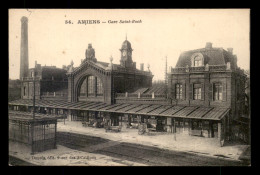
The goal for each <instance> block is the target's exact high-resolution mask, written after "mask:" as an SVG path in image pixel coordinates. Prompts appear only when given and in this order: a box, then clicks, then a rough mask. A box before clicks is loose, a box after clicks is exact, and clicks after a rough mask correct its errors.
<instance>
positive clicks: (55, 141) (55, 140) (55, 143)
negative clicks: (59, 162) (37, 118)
mask: <svg viewBox="0 0 260 175" xmlns="http://www.w3.org/2000/svg"><path fill="white" fill-rule="evenodd" d="M54 132H55V133H54V134H55V135H54V149H57V122H55V131H54Z"/></svg>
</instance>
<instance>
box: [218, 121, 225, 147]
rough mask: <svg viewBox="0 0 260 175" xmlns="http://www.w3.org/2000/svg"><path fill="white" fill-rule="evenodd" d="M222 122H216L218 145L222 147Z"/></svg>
mask: <svg viewBox="0 0 260 175" xmlns="http://www.w3.org/2000/svg"><path fill="white" fill-rule="evenodd" d="M222 135H223V133H222V124H221V123H218V141H219V144H220V146H221V147H222V146H223V144H224V140H223V139H222Z"/></svg>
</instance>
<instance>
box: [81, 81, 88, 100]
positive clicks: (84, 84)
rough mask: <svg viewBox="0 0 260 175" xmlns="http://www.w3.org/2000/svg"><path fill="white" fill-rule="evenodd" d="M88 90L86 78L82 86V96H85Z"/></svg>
mask: <svg viewBox="0 0 260 175" xmlns="http://www.w3.org/2000/svg"><path fill="white" fill-rule="evenodd" d="M86 92H87V80H86V79H85V80H84V81H83V83H82V85H81V87H80V96H85V95H86Z"/></svg>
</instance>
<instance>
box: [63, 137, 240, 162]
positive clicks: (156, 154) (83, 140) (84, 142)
mask: <svg viewBox="0 0 260 175" xmlns="http://www.w3.org/2000/svg"><path fill="white" fill-rule="evenodd" d="M75 143H76V144H75ZM58 144H60V145H63V146H66V147H70V148H73V149H76V150H79V151H82V152H91V153H94V154H102V155H106V156H110V157H114V158H120V159H121V160H122V159H123V160H128V161H131V162H137V163H141V164H145V165H148V166H245V164H244V163H243V162H241V161H235V160H229V159H225V158H223V157H215V158H212V157H209V156H204V155H198V154H193V153H187V152H181V151H171V150H166V149H160V148H156V147H151V146H145V145H138V144H131V143H124V142H117V141H110V140H107V139H102V138H96V137H92V136H86V135H80V134H71V133H64V132H59V133H58ZM121 160H118V162H119V163H122V161H121ZM126 165H131V164H126Z"/></svg>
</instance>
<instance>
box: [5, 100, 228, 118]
mask: <svg viewBox="0 0 260 175" xmlns="http://www.w3.org/2000/svg"><path fill="white" fill-rule="evenodd" d="M9 104H10V105H25V106H33V101H32V100H16V101H12V102H9ZM35 106H36V107H50V108H59V109H73V110H83V111H84V110H88V111H101V112H114V113H126V114H135V115H147V116H165V117H174V118H187V119H203V120H221V119H222V118H223V117H224V116H225V115H226V114H227V113H228V112H229V110H230V109H229V108H222V107H198V106H172V105H157V104H154V105H140V104H127V103H118V104H113V105H110V104H106V103H102V102H67V101H51V100H36V102H35Z"/></svg>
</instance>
